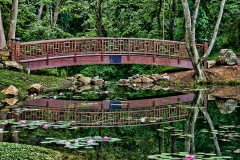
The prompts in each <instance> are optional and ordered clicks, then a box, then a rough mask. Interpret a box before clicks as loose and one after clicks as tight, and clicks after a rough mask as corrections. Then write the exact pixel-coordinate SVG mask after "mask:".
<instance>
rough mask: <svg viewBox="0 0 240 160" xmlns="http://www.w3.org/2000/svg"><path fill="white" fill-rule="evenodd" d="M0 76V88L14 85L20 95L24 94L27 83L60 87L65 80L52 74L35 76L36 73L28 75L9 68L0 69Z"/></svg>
mask: <svg viewBox="0 0 240 160" xmlns="http://www.w3.org/2000/svg"><path fill="white" fill-rule="evenodd" d="M0 77H4V78H1V79H0V90H3V89H5V88H6V87H8V86H9V85H14V86H15V87H17V88H19V89H21V90H20V91H22V93H20V94H21V95H26V92H27V89H28V87H29V85H32V84H34V83H40V84H42V85H43V86H48V87H49V88H51V87H60V86H62V85H63V84H64V83H65V80H64V79H62V78H57V77H53V76H43V75H42V76H41V77H39V76H37V75H28V74H25V73H20V72H14V71H10V70H5V69H1V70H0Z"/></svg>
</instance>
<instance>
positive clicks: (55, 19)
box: [53, 0, 64, 26]
mask: <svg viewBox="0 0 240 160" xmlns="http://www.w3.org/2000/svg"><path fill="white" fill-rule="evenodd" d="M63 2H64V0H58V1H57V5H56V7H55V10H54V15H53V26H55V25H56V24H57V20H58V15H59V10H60V7H61V5H62V3H63Z"/></svg>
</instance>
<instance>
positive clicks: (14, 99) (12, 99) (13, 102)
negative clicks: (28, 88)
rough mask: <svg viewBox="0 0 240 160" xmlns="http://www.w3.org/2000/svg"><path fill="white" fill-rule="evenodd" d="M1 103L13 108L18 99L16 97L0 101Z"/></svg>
mask: <svg viewBox="0 0 240 160" xmlns="http://www.w3.org/2000/svg"><path fill="white" fill-rule="evenodd" d="M2 102H4V103H7V104H8V105H10V106H13V105H14V104H16V103H17V102H18V98H17V97H13V98H7V99H4V100H2Z"/></svg>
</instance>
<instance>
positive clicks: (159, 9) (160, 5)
mask: <svg viewBox="0 0 240 160" xmlns="http://www.w3.org/2000/svg"><path fill="white" fill-rule="evenodd" d="M161 9H162V0H159V7H158V10H157V23H158V36H159V38H160V37H161V32H160V31H161V18H160V13H161Z"/></svg>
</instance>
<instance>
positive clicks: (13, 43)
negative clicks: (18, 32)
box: [11, 38, 16, 61]
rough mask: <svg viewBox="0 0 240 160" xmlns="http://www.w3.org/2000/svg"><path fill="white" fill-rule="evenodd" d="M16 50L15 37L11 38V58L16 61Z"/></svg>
mask: <svg viewBox="0 0 240 160" xmlns="http://www.w3.org/2000/svg"><path fill="white" fill-rule="evenodd" d="M15 50H16V43H15V39H14V38H11V59H12V61H15V60H16V53H15Z"/></svg>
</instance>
